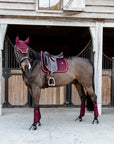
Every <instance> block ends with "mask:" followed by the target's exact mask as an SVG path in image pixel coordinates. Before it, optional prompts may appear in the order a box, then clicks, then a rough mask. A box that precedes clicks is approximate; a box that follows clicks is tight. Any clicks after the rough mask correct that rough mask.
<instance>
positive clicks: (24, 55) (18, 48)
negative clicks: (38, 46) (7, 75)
mask: <svg viewBox="0 0 114 144" xmlns="http://www.w3.org/2000/svg"><path fill="white" fill-rule="evenodd" d="M28 43H29V37H28V38H27V39H26V40H25V41H20V40H19V37H18V36H17V37H16V45H15V47H14V52H15V56H16V60H17V62H18V63H19V65H20V67H21V68H22V70H23V71H24V72H28V71H30V70H31V64H30V59H29V48H28V46H27V44H28Z"/></svg>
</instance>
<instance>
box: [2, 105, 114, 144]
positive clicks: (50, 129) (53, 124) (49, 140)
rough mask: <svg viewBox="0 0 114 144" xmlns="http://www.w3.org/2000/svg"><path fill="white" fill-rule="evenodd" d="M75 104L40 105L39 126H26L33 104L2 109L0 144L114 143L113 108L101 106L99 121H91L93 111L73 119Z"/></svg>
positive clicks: (30, 119) (28, 124) (76, 113)
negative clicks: (62, 105) (63, 105)
mask: <svg viewBox="0 0 114 144" xmlns="http://www.w3.org/2000/svg"><path fill="white" fill-rule="evenodd" d="M79 111H80V110H79V108H41V114H42V119H41V124H42V125H41V126H40V127H38V129H37V130H36V131H32V130H31V131H30V130H28V129H29V127H30V126H31V124H32V122H33V108H9V109H6V108H4V109H3V116H1V117H0V144H36V143H38V144H114V108H103V112H102V115H101V116H99V121H100V123H99V124H94V125H93V124H91V122H92V120H93V113H92V112H86V115H85V117H84V118H83V121H82V122H79V121H75V118H76V117H78V114H79Z"/></svg>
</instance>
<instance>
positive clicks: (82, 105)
mask: <svg viewBox="0 0 114 144" xmlns="http://www.w3.org/2000/svg"><path fill="white" fill-rule="evenodd" d="M84 115H85V104H84V103H82V104H81V109H80V116H84Z"/></svg>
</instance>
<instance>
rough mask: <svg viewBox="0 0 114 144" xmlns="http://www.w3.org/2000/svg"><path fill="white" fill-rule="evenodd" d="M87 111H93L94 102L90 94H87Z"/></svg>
mask: <svg viewBox="0 0 114 144" xmlns="http://www.w3.org/2000/svg"><path fill="white" fill-rule="evenodd" d="M87 110H88V111H93V102H92V100H91V97H90V96H89V95H88V94H87Z"/></svg>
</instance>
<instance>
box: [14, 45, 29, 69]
mask: <svg viewBox="0 0 114 144" xmlns="http://www.w3.org/2000/svg"><path fill="white" fill-rule="evenodd" d="M14 51H15V54H16V58H17V59H18V62H19V67H20V68H21V69H22V66H21V63H22V62H23V61H24V60H26V59H28V60H29V57H28V56H24V57H22V58H21V59H20V58H19V54H18V49H17V48H16V45H15V46H14Z"/></svg>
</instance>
